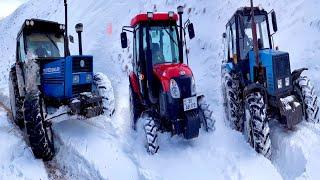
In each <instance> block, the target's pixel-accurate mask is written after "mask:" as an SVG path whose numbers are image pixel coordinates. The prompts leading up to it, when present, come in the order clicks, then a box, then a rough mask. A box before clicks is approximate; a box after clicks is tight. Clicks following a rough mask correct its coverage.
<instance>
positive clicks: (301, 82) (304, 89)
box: [294, 76, 320, 123]
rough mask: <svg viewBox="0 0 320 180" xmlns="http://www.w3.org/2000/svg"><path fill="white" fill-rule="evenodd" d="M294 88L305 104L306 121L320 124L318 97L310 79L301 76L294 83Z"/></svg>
mask: <svg viewBox="0 0 320 180" xmlns="http://www.w3.org/2000/svg"><path fill="white" fill-rule="evenodd" d="M294 86H295V90H296V91H297V93H298V96H299V97H300V99H301V101H302V103H303V107H304V108H303V109H304V116H305V120H306V121H307V122H312V123H320V117H319V106H318V97H317V96H316V94H315V90H314V86H313V85H312V84H311V82H310V79H309V78H308V77H306V76H300V77H299V78H298V79H297V80H296V81H295V82H294Z"/></svg>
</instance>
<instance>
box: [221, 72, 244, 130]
mask: <svg viewBox="0 0 320 180" xmlns="http://www.w3.org/2000/svg"><path fill="white" fill-rule="evenodd" d="M223 75H224V77H223V80H224V88H223V91H224V92H223V94H224V97H223V98H224V101H225V113H226V117H227V120H228V122H229V123H230V125H231V126H232V128H234V129H236V130H238V131H242V130H243V121H242V114H243V113H242V109H243V108H242V105H241V99H240V86H239V81H238V80H237V79H236V78H234V77H233V76H232V75H231V74H229V73H228V72H225V73H224V74H223Z"/></svg>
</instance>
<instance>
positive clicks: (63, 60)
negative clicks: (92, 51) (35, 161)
mask: <svg viewBox="0 0 320 180" xmlns="http://www.w3.org/2000/svg"><path fill="white" fill-rule="evenodd" d="M76 30H77V31H78V32H79V37H81V34H80V33H81V32H82V26H81V24H78V25H77V29H76ZM67 37H68V36H67V33H66V29H65V26H64V25H63V24H59V23H56V22H51V21H44V20H39V19H30V20H29V19H28V20H26V21H25V22H24V24H23V26H22V28H21V30H20V31H19V33H18V37H17V51H16V62H15V64H14V65H13V66H12V68H11V70H10V76H9V77H10V79H9V86H10V104H11V110H12V114H13V120H14V122H15V123H16V124H17V125H18V126H19V127H20V128H21V129H22V130H23V131H24V132H25V133H26V134H25V135H26V137H27V138H26V139H27V141H28V142H29V145H30V146H31V149H32V151H33V153H34V155H35V157H36V158H41V159H43V160H51V159H52V158H53V156H54V154H55V149H54V141H53V134H52V128H51V124H52V120H53V119H54V118H56V117H58V116H61V115H62V114H69V115H78V116H81V117H85V118H90V117H94V116H98V115H101V114H103V113H105V114H107V115H111V114H112V113H113V111H114V97H113V90H112V87H111V84H110V81H109V80H108V79H107V77H106V76H105V75H103V74H101V73H97V74H94V73H93V57H92V56H85V55H82V48H81V44H80V55H77V56H70V55H69V48H68V38H67ZM79 40H81V38H79ZM61 112H63V113H61Z"/></svg>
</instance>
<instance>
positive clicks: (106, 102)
mask: <svg viewBox="0 0 320 180" xmlns="http://www.w3.org/2000/svg"><path fill="white" fill-rule="evenodd" d="M93 81H94V85H95V86H96V87H97V90H98V93H99V95H100V96H102V106H103V111H104V114H106V115H108V116H112V115H113V114H114V112H115V99H114V92H113V88H112V85H111V82H110V80H109V79H108V77H107V76H106V75H104V74H103V73H96V74H95V75H94V77H93Z"/></svg>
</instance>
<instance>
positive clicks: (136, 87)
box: [129, 72, 142, 100]
mask: <svg viewBox="0 0 320 180" xmlns="http://www.w3.org/2000/svg"><path fill="white" fill-rule="evenodd" d="M129 81H130V85H131V87H132V89H133V91H134V92H135V93H136V94H138V96H139V98H140V100H142V95H141V92H140V86H139V80H138V77H137V75H136V74H134V73H133V72H131V73H130V75H129Z"/></svg>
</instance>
